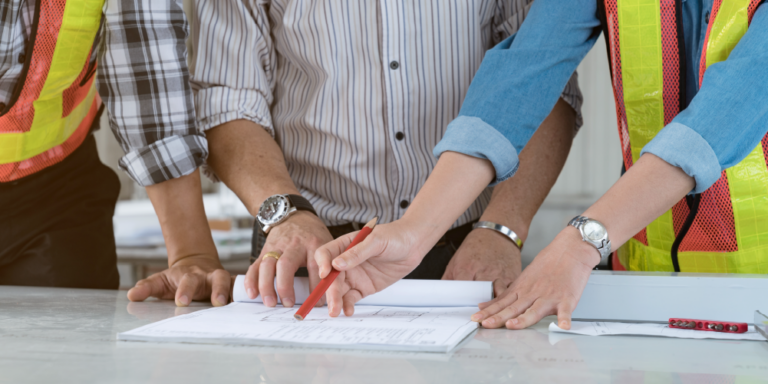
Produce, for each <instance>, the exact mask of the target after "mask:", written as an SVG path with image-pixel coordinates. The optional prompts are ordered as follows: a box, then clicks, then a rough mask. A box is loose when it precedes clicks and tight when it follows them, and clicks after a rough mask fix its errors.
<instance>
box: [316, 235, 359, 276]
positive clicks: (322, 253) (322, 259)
mask: <svg viewBox="0 0 768 384" xmlns="http://www.w3.org/2000/svg"><path fill="white" fill-rule="evenodd" d="M356 233H357V232H353V233H348V234H346V235H344V236H341V237H339V238H338V239H336V240H333V241H331V242H329V243H327V244H325V245H323V246H321V247H320V248H318V249H317V250H316V251H315V257H314V259H315V262H316V263H317V267H318V271H319V276H320V278H321V279H323V278H325V277H326V276H328V274H329V273H331V268H332V266H331V263H332V261H333V259H335V258H336V257H337V256H339V255H340V254H341V253H342V252H344V250H345V249H347V247H348V246H349V244H351V243H352V239H354V237H355V235H356Z"/></svg>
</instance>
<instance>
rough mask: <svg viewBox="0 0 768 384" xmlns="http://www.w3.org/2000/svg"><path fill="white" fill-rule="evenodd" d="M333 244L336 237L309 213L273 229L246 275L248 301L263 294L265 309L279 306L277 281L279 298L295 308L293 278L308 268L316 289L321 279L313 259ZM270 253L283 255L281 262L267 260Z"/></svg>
mask: <svg viewBox="0 0 768 384" xmlns="http://www.w3.org/2000/svg"><path fill="white" fill-rule="evenodd" d="M331 240H333V236H331V233H330V232H328V228H327V227H326V226H325V224H323V222H322V221H321V220H320V218H318V217H317V216H315V215H314V214H312V213H310V212H306V211H298V212H296V213H294V214H293V215H291V217H289V218H288V219H287V220H286V221H284V222H282V223H280V224H279V225H277V226H275V227H274V228H272V230H271V231H270V232H269V236H268V237H267V242H266V244H264V248H263V249H262V250H261V255H259V258H258V259H256V261H255V262H254V263H253V264H251V266H250V267H249V268H248V272H247V273H246V274H245V292H246V293H247V294H248V297H250V298H251V299H255V298H256V296H258V295H259V293H261V299H262V301H263V302H264V305H266V306H268V307H274V306H275V305H277V294H276V293H275V280H277V293H278V294H280V299H281V300H282V303H283V306H284V307H293V305H294V303H295V302H296V294H295V292H294V291H293V276H294V275H295V274H296V271H297V270H298V269H299V268H301V267H307V270H308V271H309V286H310V290H313V289H315V286H317V284H318V283H319V282H320V277H319V273H318V269H317V263H316V262H315V258H314V257H313V256H314V254H315V250H317V248H318V247H320V246H321V245H323V244H325V243H327V242H329V241H331ZM268 252H278V253H280V254H281V256H280V259H279V260H275V258H273V257H267V258H265V257H264V255H266V254H267V253H268ZM318 304H319V305H322V303H318Z"/></svg>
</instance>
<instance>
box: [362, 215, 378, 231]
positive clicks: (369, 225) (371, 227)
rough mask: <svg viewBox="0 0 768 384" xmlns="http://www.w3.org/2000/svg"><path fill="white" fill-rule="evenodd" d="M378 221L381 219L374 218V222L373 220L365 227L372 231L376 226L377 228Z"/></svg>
mask: <svg viewBox="0 0 768 384" xmlns="http://www.w3.org/2000/svg"><path fill="white" fill-rule="evenodd" d="M377 221H379V218H378V217H374V218H373V220H371V221H369V222H367V223H366V224H365V226H366V227H368V228H370V229H373V227H375V226H376V222H377Z"/></svg>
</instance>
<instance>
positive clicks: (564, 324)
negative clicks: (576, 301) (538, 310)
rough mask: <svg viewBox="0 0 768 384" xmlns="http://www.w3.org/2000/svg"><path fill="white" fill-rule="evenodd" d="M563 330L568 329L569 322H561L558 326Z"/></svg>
mask: <svg viewBox="0 0 768 384" xmlns="http://www.w3.org/2000/svg"><path fill="white" fill-rule="evenodd" d="M558 327H560V328H561V329H568V322H567V321H565V320H563V321H561V322H560V325H558Z"/></svg>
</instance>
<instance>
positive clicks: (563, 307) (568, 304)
mask: <svg viewBox="0 0 768 384" xmlns="http://www.w3.org/2000/svg"><path fill="white" fill-rule="evenodd" d="M576 304H577V303H574V302H573V301H570V300H568V301H563V302H561V303H560V304H559V305H558V306H557V326H558V327H560V328H562V329H565V330H568V329H571V316H572V315H573V311H574V309H576Z"/></svg>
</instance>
